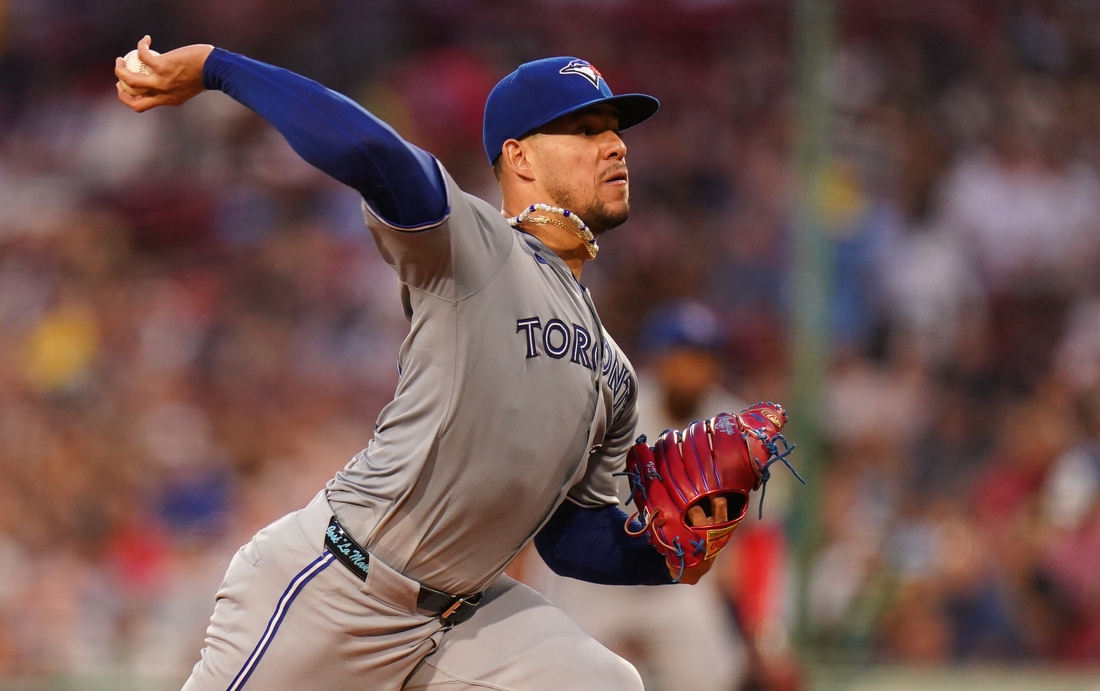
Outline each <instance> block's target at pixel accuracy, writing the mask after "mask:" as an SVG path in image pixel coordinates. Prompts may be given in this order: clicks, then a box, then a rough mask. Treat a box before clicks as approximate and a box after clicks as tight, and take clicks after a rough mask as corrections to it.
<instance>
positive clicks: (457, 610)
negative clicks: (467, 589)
mask: <svg viewBox="0 0 1100 691" xmlns="http://www.w3.org/2000/svg"><path fill="white" fill-rule="evenodd" d="M482 594H483V593H477V594H475V595H463V596H462V597H460V598H456V599H455V601H454V602H453V603H451V606H450V607H448V608H447V609H446V611H444V612H443V613H442V614H440V615H439V618H440V619H443V620H444V621H448V622H450V623H451V624H461V623H462V622H464V621H466V620H467V619H469V618H470V617H471V616H473V614H474V610H475V609H477V606H478V605H479V604H481V596H482ZM464 605H466V606H468V609H464V608H463V606H464Z"/></svg>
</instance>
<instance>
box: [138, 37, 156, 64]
mask: <svg viewBox="0 0 1100 691" xmlns="http://www.w3.org/2000/svg"><path fill="white" fill-rule="evenodd" d="M152 44H153V39H152V38H150V37H149V36H148V35H146V36H145V38H143V39H141V40H140V41H138V44H137V51H138V57H139V58H141V61H142V62H144V63H145V64H146V65H148V66H149V70H150V71H151V72H155V71H156V69H155V68H156V66H157V63H159V62H160V53H158V52H157V51H155V50H153V49H151V48H150V47H149V46H151V45H152Z"/></svg>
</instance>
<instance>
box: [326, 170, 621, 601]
mask: <svg viewBox="0 0 1100 691" xmlns="http://www.w3.org/2000/svg"><path fill="white" fill-rule="evenodd" d="M444 178H445V179H446V184H447V192H448V195H449V208H450V211H449V214H448V216H447V217H446V218H445V219H444V221H443V222H442V223H440V224H438V225H434V226H432V227H427V228H422V229H419V228H413V229H409V228H402V229H398V228H395V227H393V226H391V225H389V224H388V223H386V222H385V221H383V220H382V219H381V218H379V217H378V216H377V215H375V214H374V213H373V212H372V211H371V210H370V209H369V207H367V206H366V205H364V209H365V215H366V218H367V224H368V226H369V227H370V229H371V232H372V233H373V235H374V238H375V240H376V242H377V244H378V247H379V249H380V251H381V252H382V255H383V257H384V258H385V259H386V261H387V262H389V263H390V264H391V265H392V266H393V267H394V268H395V269H396V270H397V272H398V275H399V277H400V279H401V282H402V293H401V299H402V302H403V305H404V308H405V313H406V316H407V317H408V319H409V321H410V322H411V328H410V332H409V335H408V337H407V338H406V340H405V342H404V344H403V345H402V347H401V350H400V354H399V369H400V381H399V383H398V387H397V392H396V395H395V396H394V400H393V402H391V403H390V404H389V405H387V406H386V407H385V409H384V410H383V411H382V413H381V414H380V416H379V418H378V424H377V426H376V429H375V435H374V438H373V439H372V440H371V442H370V443H369V445H368V446H367V448H366V449H365V450H364V451H363V452H361V453H360V454H358V455H357V456H356V457H355V458H354V459H352V461H351V462H350V463H349V464H348V466H347V467H346V468H344V470H343V471H342V472H340V473H339V474H338V475H337V476H336V477H335V479H334V480H332V481H331V482H330V483H329V486H328V499H329V501H330V503H331V504H332V506H333V509H334V511H335V512H336V515H337V517H338V518H339V520H340V522H341V524H343V526H344V527H345V528H346V529H347V530H348V532H349V533H351V534H352V535H353V536H355V537H356V538H357V539H358V540H359V541H360V542H361V544H363V545H364V546H366V547H367V549H368V550H369V551H370V552H371V554H372V555H373V556H374V557H375V558H378V559H380V560H381V561H383V562H385V563H386V564H387V565H389V566H390V567H392V568H394V569H396V570H397V571H399V572H400V573H402V574H404V575H406V576H408V577H410V578H413V579H416V580H417V581H420V582H421V583H423V584H425V585H429V586H431V587H433V588H436V589H438V590H443V591H445V592H450V593H470V592H475V591H478V590H481V589H483V588H484V587H486V586H487V585H488V584H489V583H490V582H491V581H492V580H493V578H495V577H496V576H497V575H498V574H499V573H500V572H501V571H502V570H503V569H504V567H505V566H507V564H508V563H509V562H510V561H511V560H512V559H513V558H514V557H515V556H516V554H518V553H519V551H520V550H521V549H522V548H523V546H524V545H525V544H526V543H527V542H528V540H530V539H531V538H532V537H533V536H534V535H535V533H536V532H538V530H539V529H540V528H541V527H542V525H543V524H544V523H545V521H546V520H547V519H548V518H549V517H550V515H551V514H552V513H553V510H554V508H555V507H556V506H557V505H558V504H559V503H560V502H561V501H562V500H563V499H564V498H565V496H566V495H567V494H568V496H569V498H570V499H571V500H572V501H575V502H577V503H579V504H581V505H582V506H593V507H594V506H601V505H607V504H615V503H617V499H616V496H615V489H616V483H615V481H614V478H613V477H612V472H614V471H616V470H618V469H619V468H620V467H621V466H622V460H623V457H624V455H625V453H626V451H627V450H628V448H629V447H630V445H631V444H632V443H633V434H634V427H635V424H636V420H637V412H636V398H637V395H636V394H637V384H636V381H637V379H636V376H635V373H634V371H633V369H632V368H631V366H630V363H629V362H628V361H627V359H626V358H625V357H624V356H623V354H622V352H621V351H620V350H619V348H618V346H616V345H615V343H614V341H612V339H611V338H610V337H609V336H608V335H607V334H606V333H604V330H603V327H602V326H601V324H600V321H599V317H598V315H597V314H596V309H595V307H594V306H593V304H592V299H591V297H590V295H589V293H588V291H587V289H585V288H584V287H582V286H581V284H580V283H579V282H578V281H577V280H576V279H575V278H574V276H573V274H572V273H571V272H570V270H569V268H568V267H567V266H566V264H565V263H564V262H563V261H562V260H561V258H559V257H558V256H557V255H556V254H554V252H552V251H550V250H549V249H547V248H546V246H545V245H543V244H542V243H541V242H539V240H537V239H536V238H534V237H533V236H531V235H528V234H525V233H522V232H520V231H517V230H514V229H512V228H511V227H510V226H509V225H508V224H507V222H506V221H505V220H504V218H503V217H502V216H501V214H500V212H499V211H497V210H496V209H494V208H493V207H492V206H490V205H489V204H487V203H485V202H483V201H481V200H480V199H477V198H475V197H472V196H470V195H467V194H465V193H464V192H462V191H461V190H459V189H458V187H457V185H456V184H455V183H454V181H453V180H452V179H451V178H450V177H449V176H448V175H446V173H444Z"/></svg>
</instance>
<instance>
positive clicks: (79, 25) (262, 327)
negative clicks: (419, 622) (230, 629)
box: [0, 0, 1100, 689]
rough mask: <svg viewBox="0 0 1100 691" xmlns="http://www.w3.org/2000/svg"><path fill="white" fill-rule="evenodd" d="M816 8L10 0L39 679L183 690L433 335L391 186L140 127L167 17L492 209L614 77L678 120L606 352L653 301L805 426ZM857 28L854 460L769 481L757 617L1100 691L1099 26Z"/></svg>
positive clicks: (614, 271) (737, 377)
mask: <svg viewBox="0 0 1100 691" xmlns="http://www.w3.org/2000/svg"><path fill="white" fill-rule="evenodd" d="M796 14H797V13H796V12H795V8H794V5H793V3H789V2H779V1H777V0H681V1H679V2H672V1H667V2H632V1H630V0H603V1H595V0H591V1H588V2H583V1H580V0H541V1H536V0H528V1H524V2H489V1H488V0H483V1H473V0H416V1H412V2H405V1H401V0H379V1H372V2H356V1H354V0H298V1H296V2H288V1H285V0H247V1H244V0H241V1H233V2H213V1H211V0H189V1H188V2H182V1H181V0H177V1H168V0H158V1H150V0H146V1H144V2H135V1H132V0H80V1H78V0H66V1H59V0H3V1H0V688H12V689H38V688H74V689H85V688H128V686H127V685H128V684H129V685H132V686H133V687H134V688H159V687H157V686H156V685H157V684H164V685H165V688H171V687H172V684H173V683H176V684H178V681H179V679H181V678H182V677H183V676H186V673H187V670H188V669H189V668H190V665H191V664H193V662H194V659H195V656H196V654H197V650H198V648H199V646H200V644H201V637H202V631H203V628H204V626H205V622H206V619H207V617H208V616H209V612H210V607H211V603H212V594H213V591H214V589H215V588H216V586H217V584H218V582H219V580H220V578H221V575H222V573H223V572H224V569H225V566H226V564H227V563H228V560H229V558H230V556H231V555H232V554H233V552H234V551H235V549H236V547H237V546H238V545H240V544H242V543H243V542H244V541H246V540H247V539H248V537H249V536H250V535H251V534H252V533H253V532H254V531H255V530H256V529H258V528H259V527H261V526H263V525H264V524H266V523H267V522H269V521H270V520H272V519H274V518H275V517H277V516H279V515H282V514H283V513H285V512H286V511H289V510H293V509H295V508H298V507H299V506H300V505H302V504H303V503H304V502H305V501H307V500H308V499H309V498H310V497H311V496H312V494H313V493H314V492H315V491H316V489H317V488H318V487H319V486H320V485H322V484H323V483H324V482H325V481H326V480H327V479H328V478H329V477H330V476H331V475H332V474H333V473H334V472H335V470H336V469H338V468H339V467H340V466H342V465H343V463H345V462H346V460H347V459H349V458H350V457H351V456H352V455H353V454H354V453H355V452H357V451H358V450H359V449H360V448H362V446H364V444H365V441H366V440H367V439H368V438H369V436H370V433H371V426H372V423H373V419H374V417H375V415H376V413H377V411H378V410H379V409H380V407H381V406H382V405H383V404H384V403H385V402H386V401H387V400H388V399H389V396H390V395H391V393H392V391H393V387H394V384H395V382H396V374H397V373H396V366H395V357H396V352H397V347H398V344H399V343H400V341H401V339H402V337H403V335H404V333H405V331H406V324H405V322H404V320H403V319H402V317H401V314H400V309H399V306H398V301H397V299H396V296H397V292H396V291H397V284H396V279H395V278H394V276H393V275H392V272H391V271H390V269H389V268H388V267H387V266H386V265H385V264H384V263H383V262H382V260H381V259H380V258H379V256H378V254H377V252H376V251H375V249H374V247H373V245H372V243H371V241H370V238H369V235H368V234H367V233H366V232H365V230H364V227H363V223H362V219H361V216H360V213H359V210H358V201H357V197H356V195H355V193H354V192H351V191H349V190H347V189H344V188H342V187H341V186H339V185H338V184H335V183H333V182H331V181H329V180H327V179H326V178H324V177H323V176H322V175H320V174H319V173H317V172H316V171H314V170H312V169H311V168H309V167H308V166H306V165H305V164H304V163H301V162H300V161H299V160H298V159H297V158H296V157H295V156H294V155H293V153H292V152H290V151H289V149H288V147H287V146H286V145H285V143H284V142H283V141H282V140H281V138H280V137H279V136H278V135H277V134H276V133H275V132H274V131H273V130H271V129H270V128H269V127H267V126H266V125H265V124H264V123H263V122H262V121H260V120H259V119H257V118H256V117H255V116H253V115H251V114H250V113H248V112H247V111H245V110H244V109H243V108H241V107H239V106H237V105H235V104H234V103H232V102H231V101H230V100H229V99H227V98H225V97H223V96H221V95H219V94H204V95H202V96H200V97H199V98H197V99H196V100H195V101H194V102H193V103H191V104H189V105H188V106H187V107H185V108H182V109H178V110H167V109H158V110H156V111H154V112H150V113H147V114H144V115H141V116H138V115H135V114H134V113H132V112H130V111H129V110H127V109H126V108H124V107H123V106H122V105H121V104H119V103H117V101H116V100H115V96H114V77H113V75H112V74H111V66H112V59H113V58H114V57H115V56H117V55H120V54H122V53H124V52H126V51H127V50H128V49H129V48H130V47H132V46H133V45H134V43H135V42H136V41H137V39H138V38H140V37H141V36H142V35H143V34H145V33H149V34H151V35H152V36H153V39H154V43H153V47H154V48H156V49H160V50H167V49H170V48H173V47H177V46H179V45H183V44H185V43H191V42H210V43H215V44H217V45H220V46H223V47H225V48H228V49H230V50H234V51H238V52H242V53H245V54H248V55H250V56H253V57H257V58H260V59H263V60H266V61H269V62H272V63H275V64H278V65H280V66H284V67H287V68H290V69H293V70H295V71H298V72H301V73H303V74H306V75H307V76H310V77H312V78H315V79H318V80H319V81H321V82H323V83H325V84H326V85H328V86H331V87H333V88H335V89H337V90H340V91H343V92H345V93H347V94H349V95H351V96H352V97H353V98H355V99H356V100H358V101H360V102H361V103H363V104H364V105H366V106H367V107H369V108H370V109H371V110H372V111H373V112H375V113H377V114H379V115H380V116H381V117H383V118H384V119H386V120H387V121H388V122H390V123H391V124H392V125H394V126H395V127H396V128H397V129H398V130H399V131H400V132H402V133H403V134H404V135H405V136H407V137H408V138H409V139H411V140H412V141H414V142H415V143H417V144H419V145H420V146H422V147H423V148H425V149H427V150H429V151H432V152H433V153H435V154H436V155H437V156H438V157H439V158H440V159H441V160H442V161H443V162H444V164H445V165H446V166H447V167H448V169H449V170H450V171H451V172H452V174H453V175H454V176H455V178H456V179H457V180H458V181H459V182H460V183H461V184H462V185H463V186H464V188H465V189H467V190H468V191H470V192H472V193H475V194H478V195H479V196H483V197H485V198H486V199H489V200H490V201H494V202H495V201H497V200H498V198H499V197H498V194H497V192H496V191H495V188H494V184H493V180H492V176H491V174H490V171H489V170H488V167H487V165H486V163H485V160H484V157H483V154H482V152H481V149H480V117H481V108H482V104H483V102H484V97H485V95H486V94H487V93H488V91H489V89H490V88H491V87H492V85H493V84H494V83H495V81H496V80H497V79H499V78H500V77H501V76H502V75H503V74H505V73H506V72H507V71H509V70H511V69H512V68H513V67H514V66H515V65H516V64H518V63H519V62H521V61H523V60H527V59H533V58H537V57H542V56H545V55H551V54H575V55H580V56H583V57H585V58H587V59H589V60H591V61H592V62H593V63H594V64H595V65H597V66H598V67H599V68H600V70H601V71H602V72H603V74H604V75H605V76H606V77H607V78H608V80H609V82H610V83H611V84H612V85H613V86H614V88H615V90H616V91H619V92H625V91H631V90H643V91H646V92H647V93H652V94H654V95H655V96H657V97H658V98H659V99H660V100H661V102H662V111H661V113H660V115H659V116H658V117H657V118H655V119H654V120H652V121H651V122H649V123H646V125H645V126H643V127H639V128H638V129H637V130H631V131H629V132H627V133H626V137H625V139H626V141H627V144H628V145H629V147H630V155H629V160H630V163H631V172H632V187H633V195H632V198H633V202H634V214H633V216H632V218H631V220H630V221H629V223H628V224H627V225H626V226H625V227H623V228H621V229H619V230H617V231H614V232H613V233H612V234H610V235H609V236H607V238H606V239H605V240H604V241H603V242H602V243H601V244H602V245H603V247H604V249H603V252H602V253H601V256H600V259H599V261H597V262H595V263H594V264H592V265H591V266H589V267H587V268H586V269H585V280H586V283H587V284H588V285H589V286H590V287H591V288H592V290H593V292H594V294H595V296H596V301H597V303H598V306H599V308H600V312H601V315H602V317H603V319H604V322H605V324H606V326H607V327H608V329H609V330H610V331H611V332H612V333H613V334H614V335H615V337H616V339H617V340H618V341H619V342H620V343H621V344H623V345H624V347H626V349H627V350H628V352H630V353H631V354H632V356H635V357H637V359H638V361H639V362H644V355H643V354H642V353H640V352H639V350H638V346H637V343H638V338H639V335H640V334H639V325H640V324H641V323H642V321H643V318H644V316H645V315H646V313H647V312H649V311H650V310H651V309H653V308H654V307H656V306H658V305H660V304H664V303H666V302H667V301H669V300H675V299H684V298H690V299H695V300H698V301H702V302H704V303H706V304H708V305H710V306H711V307H713V308H714V309H715V310H717V311H718V312H719V313H720V314H721V316H722V318H723V320H724V321H725V323H726V326H727V329H728V336H729V338H728V341H727V344H726V347H725V350H724V354H723V360H722V362H723V367H724V374H723V380H724V383H725V385H726V386H727V388H729V389H730V390H731V391H733V392H735V393H737V394H738V395H740V396H742V397H743V398H746V399H749V400H757V399H761V398H766V399H774V400H779V401H785V402H786V401H789V400H791V397H792V396H793V395H794V389H795V388H796V387H795V382H792V377H791V375H790V372H791V365H790V351H791V345H792V344H791V341H792V323H793V322H792V314H794V312H795V310H794V308H793V304H792V303H793V295H794V293H795V291H794V290H793V286H794V285H795V283H796V278H797V272H796V271H795V268H794V259H793V257H794V255H795V253H794V252H793V251H792V247H793V246H794V243H795V233H794V230H793V229H794V226H795V216H796V214H795V207H796V204H795V200H796V199H797V198H798V196H799V192H798V185H797V180H798V177H797V175H796V172H797V167H796V165H795V163H796V157H795V155H794V152H795V143H796V142H797V141H798V140H799V136H800V133H799V132H798V131H797V127H796V122H797V121H798V120H797V118H796V112H797V107H798V99H797V93H798V92H797V86H796V85H797V83H798V80H797V79H796V65H797V64H798V63H797V61H796V46H797V45H798V41H797V40H796V36H795V35H796V31H797V29H796V27H797V26H798V22H797V20H796ZM833 26H834V27H835V35H834V38H833V39H832V46H833V47H832V49H831V50H830V51H829V58H830V61H829V65H830V66H831V74H832V79H831V81H830V82H829V85H830V89H829V93H830V96H829V103H828V113H829V115H830V119H829V124H828V128H827V132H828V136H827V140H828V141H827V142H825V143H827V144H828V145H829V148H830V151H831V153H830V154H829V157H828V165H827V167H826V169H825V170H824V173H823V175H822V177H821V183H822V184H821V185H820V186H819V191H820V194H818V195H816V196H815V197H814V209H813V212H814V218H815V219H816V220H817V221H818V226H819V227H820V228H821V229H823V230H824V231H825V232H826V238H827V241H826V243H825V244H824V245H823V247H824V249H825V254H826V255H827V256H825V257H823V259H824V260H825V261H824V262H823V264H822V265H824V266H828V267H831V268H830V274H831V276H832V281H831V288H830V290H829V292H828V294H827V296H826V297H825V298H824V302H823V304H824V305H826V307H827V310H826V313H825V314H826V315H827V330H828V340H827V353H828V360H827V369H826V374H825V377H824V379H823V380H822V381H821V382H820V385H821V386H820V399H821V401H822V402H823V405H822V408H821V410H822V413H821V416H820V418H818V419H819V420H820V423H821V424H820V429H821V438H820V443H818V444H812V445H811V448H810V453H809V454H808V455H807V456H805V457H804V462H805V463H806V464H807V465H809V466H810V467H809V469H808V472H810V474H811V476H812V478H813V483H812V485H811V486H810V488H808V489H802V488H797V487H796V486H795V485H794V483H792V482H790V481H789V480H777V481H776V483H775V486H774V488H773V489H772V490H770V492H769V501H771V499H772V498H773V496H772V492H774V497H775V498H776V499H777V501H776V503H774V504H772V505H771V506H770V507H769V516H770V518H771V522H770V523H768V522H766V523H765V524H763V525H766V526H773V527H777V529H778V530H779V531H780V533H781V534H782V533H784V532H786V535H787V538H788V539H787V541H786V543H787V544H788V546H789V551H790V554H789V555H788V558H786V559H785V562H786V564H787V567H786V568H785V569H781V570H780V571H781V573H780V575H779V577H777V578H776V579H775V582H776V583H779V584H780V586H775V587H781V589H782V591H783V592H782V593H780V594H779V595H778V596H775V594H774V593H773V597H772V598H771V600H770V601H769V602H770V603H771V604H768V605H765V606H762V607H761V608H759V611H758V612H757V614H758V615H759V616H760V617H764V618H770V619H771V620H773V621H772V625H773V626H772V629H769V630H773V629H775V627H778V628H779V629H780V630H782V631H783V632H786V635H785V636H781V638H783V639H784V640H785V639H786V638H789V639H790V640H791V641H792V644H793V645H794V646H796V649H797V655H796V654H795V653H789V652H788V653H785V654H788V655H790V656H791V657H792V658H795V659H799V660H801V663H800V664H801V665H802V668H803V669H804V670H805V678H804V679H805V686H804V687H805V688H979V687H980V685H981V684H987V685H990V686H995V687H997V688H1014V687H1012V686H1011V684H1012V683H1016V684H1019V685H1020V687H1021V688H1023V687H1025V686H1026V687H1028V688H1034V687H1035V686H1037V685H1039V684H1043V685H1044V686H1046V687H1047V688H1049V689H1056V688H1082V689H1084V688H1092V689H1095V688H1098V687H1100V681H1098V679H1100V674H1098V673H1097V669H1098V668H1100V667H1098V665H1100V501H1098V494H1100V271H1098V269H1100V233H1098V229H1100V177H1098V173H1100V170H1098V167H1100V4H1098V3H1096V2H1092V1H1089V0H1034V1H1031V0H1028V1H1025V0H1020V1H1015V2H1010V1H1007V0H1005V1H992V0H990V1H982V2H979V1H974V0H965V1H964V0H958V1H948V0H925V1H924V2H920V3H911V2H900V1H899V2H893V1H889V2H887V1H879V2H873V1H870V0H866V1H856V0H843V1H841V2H839V4H838V6H837V7H836V11H835V16H834V23H833ZM803 134H804V133H803ZM825 143H822V145H824V144H825ZM793 412H794V414H795V415H796V416H798V415H800V414H803V416H804V417H807V418H812V417H813V416H812V415H811V414H810V413H809V412H807V411H798V410H794V411H793ZM811 499H812V501H811ZM800 502H802V503H803V504H802V505H804V506H809V507H813V513H812V515H809V516H804V517H802V518H801V519H798V518H797V516H798V510H797V507H798V506H799V505H800ZM754 508H755V506H754ZM748 521H755V518H754V517H750V519H748ZM749 528H750V525H749V524H747V525H746V526H745V529H743V530H746V532H747V534H749V535H751V534H752V530H749ZM780 556H782V555H780ZM743 562H744V560H740V561H736V562H730V564H729V565H727V567H726V571H728V573H725V574H724V575H722V576H721V577H722V578H723V583H724V584H725V585H726V587H727V588H728V590H729V593H730V598H731V602H733V603H735V604H736V603H738V602H742V603H743V600H744V598H743V595H744V592H743V589H744V587H745V584H744V582H743V579H739V577H738V574H740V575H742V576H743V575H744V573H745V572H746V569H745V567H744V563H743ZM738 564H740V566H738ZM799 584H803V586H802V587H800V586H799ZM773 586H774V584H773ZM739 597H740V598H741V600H739V599H738V598H739ZM758 623H759V622H758ZM780 647H783V646H782V643H781V644H780Z"/></svg>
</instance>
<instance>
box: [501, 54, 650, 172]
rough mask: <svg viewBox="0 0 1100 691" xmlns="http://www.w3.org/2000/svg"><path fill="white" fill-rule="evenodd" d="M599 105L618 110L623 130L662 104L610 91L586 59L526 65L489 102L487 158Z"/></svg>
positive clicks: (550, 60) (640, 96)
mask: <svg viewBox="0 0 1100 691" xmlns="http://www.w3.org/2000/svg"><path fill="white" fill-rule="evenodd" d="M600 103H610V104H611V105H613V106H615V107H616V108H617V109H618V110H619V129H620V130H625V129H626V128H627V127H633V126H634V125H637V124H638V123H639V122H642V121H643V120H647V119H648V118H649V117H650V116H651V115H653V114H654V113H656V112H657V108H659V107H660V105H661V104H660V102H658V101H657V99H655V98H653V97H652V96H647V95H645V94H623V95H621V96H616V95H615V94H613V93H611V88H610V87H609V86H608V85H607V82H606V81H605V80H604V78H603V75H601V74H600V71H599V70H597V69H596V68H595V67H593V66H592V64H591V63H589V62H588V61H587V60H581V59H579V58H573V57H560V58H545V59H543V60H535V61H534V62H527V63H524V64H522V65H520V66H519V67H518V68H517V69H516V71H515V72H513V73H511V74H510V75H508V76H507V77H505V78H504V79H501V80H500V82H499V83H498V84H497V85H496V86H495V87H493V90H492V91H491V92H490V93H489V98H488V99H486V101H485V121H484V124H483V126H482V141H483V143H484V145H485V155H486V156H488V157H489V163H490V164H491V163H494V162H495V161H496V160H497V158H499V157H500V152H501V149H502V148H503V146H504V142H506V141H508V140H509V139H519V138H520V137H522V136H524V135H525V134H527V133H528V132H530V131H531V130H533V129H535V128H536V127H541V126H543V125H545V124H546V123H548V122H550V121H551V120H554V119H556V118H560V117H561V116H563V115H567V114H569V113H572V112H573V111H576V110H580V109H582V108H587V107H589V106H594V105H597V104H600Z"/></svg>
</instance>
